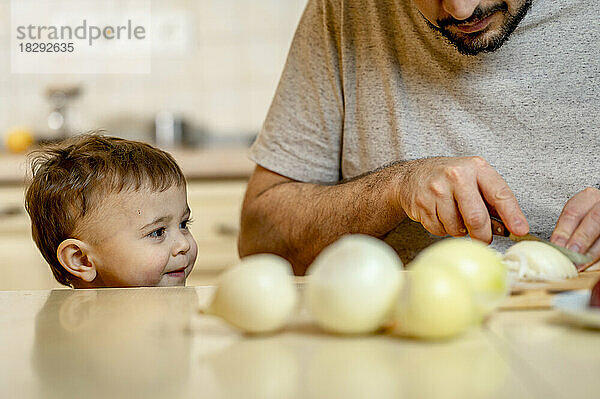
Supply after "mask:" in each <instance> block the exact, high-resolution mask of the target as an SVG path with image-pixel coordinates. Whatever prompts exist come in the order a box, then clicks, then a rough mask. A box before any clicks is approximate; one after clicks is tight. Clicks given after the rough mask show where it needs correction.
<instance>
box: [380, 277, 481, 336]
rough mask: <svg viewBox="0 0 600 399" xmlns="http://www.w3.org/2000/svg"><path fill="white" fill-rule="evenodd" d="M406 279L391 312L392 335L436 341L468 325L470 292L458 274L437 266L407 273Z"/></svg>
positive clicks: (471, 308) (469, 319)
mask: <svg viewBox="0 0 600 399" xmlns="http://www.w3.org/2000/svg"><path fill="white" fill-rule="evenodd" d="M407 280H408V281H407V284H405V286H404V289H403V290H402V293H401V294H400V298H399V300H398V302H397V305H396V309H395V313H394V328H393V330H392V332H393V333H394V334H398V335H405V336H411V337H416V338H425V339H440V338H448V337H452V336H454V335H457V334H460V333H462V332H463V331H465V330H466V329H467V327H468V326H469V325H471V322H472V320H473V312H474V311H475V310H474V304H473V301H472V295H471V290H470V289H469V286H468V284H467V282H466V280H465V279H464V278H462V277H461V276H460V275H458V274H457V273H455V272H454V271H452V270H450V269H445V268H441V267H421V268H417V269H415V270H411V271H409V273H408V279H407Z"/></svg>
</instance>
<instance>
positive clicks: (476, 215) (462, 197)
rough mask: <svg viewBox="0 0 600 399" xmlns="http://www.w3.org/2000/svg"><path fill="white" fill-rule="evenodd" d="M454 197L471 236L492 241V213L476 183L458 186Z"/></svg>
mask: <svg viewBox="0 0 600 399" xmlns="http://www.w3.org/2000/svg"><path fill="white" fill-rule="evenodd" d="M454 198H455V199H456V204H457V206H458V211H459V212H460V214H461V216H462V220H463V222H464V224H465V227H466V228H467V230H468V232H469V235H470V236H471V238H473V239H476V240H479V241H483V242H485V243H488V244H489V243H490V242H492V225H491V222H490V215H489V213H488V211H487V208H486V206H485V202H483V198H481V193H480V192H479V190H478V189H477V186H476V185H475V183H474V182H472V183H471V184H464V185H460V186H457V187H456V191H455V192H454Z"/></svg>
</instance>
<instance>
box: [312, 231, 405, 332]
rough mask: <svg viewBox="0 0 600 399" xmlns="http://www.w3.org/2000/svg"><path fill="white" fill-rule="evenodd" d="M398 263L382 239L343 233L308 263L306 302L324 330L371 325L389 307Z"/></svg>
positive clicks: (381, 319) (394, 295)
mask: <svg viewBox="0 0 600 399" xmlns="http://www.w3.org/2000/svg"><path fill="white" fill-rule="evenodd" d="M401 269H402V261H401V260H400V258H399V257H398V255H397V254H396V252H395V251H394V250H393V249H392V248H391V247H390V246H388V245H387V244H386V243H384V242H383V241H381V240H378V239H376V238H373V237H369V236H366V235H349V236H345V237H342V238H341V239H340V240H338V241H336V242H335V243H333V244H332V245H330V246H329V247H327V248H325V249H324V250H323V251H322V252H321V254H319V256H318V257H317V258H316V259H315V261H314V262H313V264H312V265H311V266H310V268H309V269H308V273H309V277H308V280H307V286H306V296H307V305H308V308H309V310H310V312H311V314H312V315H313V317H314V318H315V320H316V322H317V323H318V324H319V325H320V326H321V327H322V328H323V329H325V330H326V331H330V332H335V333H346V334H361V333H368V332H372V331H375V330H376V329H378V328H379V327H381V326H382V324H383V323H384V322H385V321H386V318H387V317H389V315H390V313H391V311H392V309H393V306H394V302H395V300H396V298H397V296H398V293H399V291H400V287H401V281H402V280H401V274H400V270H401Z"/></svg>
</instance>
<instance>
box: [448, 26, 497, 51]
mask: <svg viewBox="0 0 600 399" xmlns="http://www.w3.org/2000/svg"><path fill="white" fill-rule="evenodd" d="M441 33H442V35H443V36H444V37H445V38H446V39H447V40H448V41H449V42H450V43H451V44H452V45H453V46H454V47H455V48H456V49H457V50H458V52H459V53H461V54H463V55H477V54H480V53H489V52H493V51H496V50H498V49H499V48H500V47H502V45H503V44H504V43H505V42H506V41H507V40H508V36H509V34H503V32H494V31H488V30H484V31H481V32H477V33H474V34H464V33H453V32H448V31H446V30H444V31H442V32H441Z"/></svg>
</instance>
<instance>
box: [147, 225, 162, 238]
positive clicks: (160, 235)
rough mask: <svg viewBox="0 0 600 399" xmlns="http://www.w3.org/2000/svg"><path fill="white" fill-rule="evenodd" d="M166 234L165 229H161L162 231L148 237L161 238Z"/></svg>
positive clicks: (157, 230)
mask: <svg viewBox="0 0 600 399" xmlns="http://www.w3.org/2000/svg"><path fill="white" fill-rule="evenodd" d="M164 234H165V228H164V227H161V228H160V229H156V230H154V231H153V232H152V233H150V234H148V236H149V237H152V238H160V237H162V236H163V235H164Z"/></svg>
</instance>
